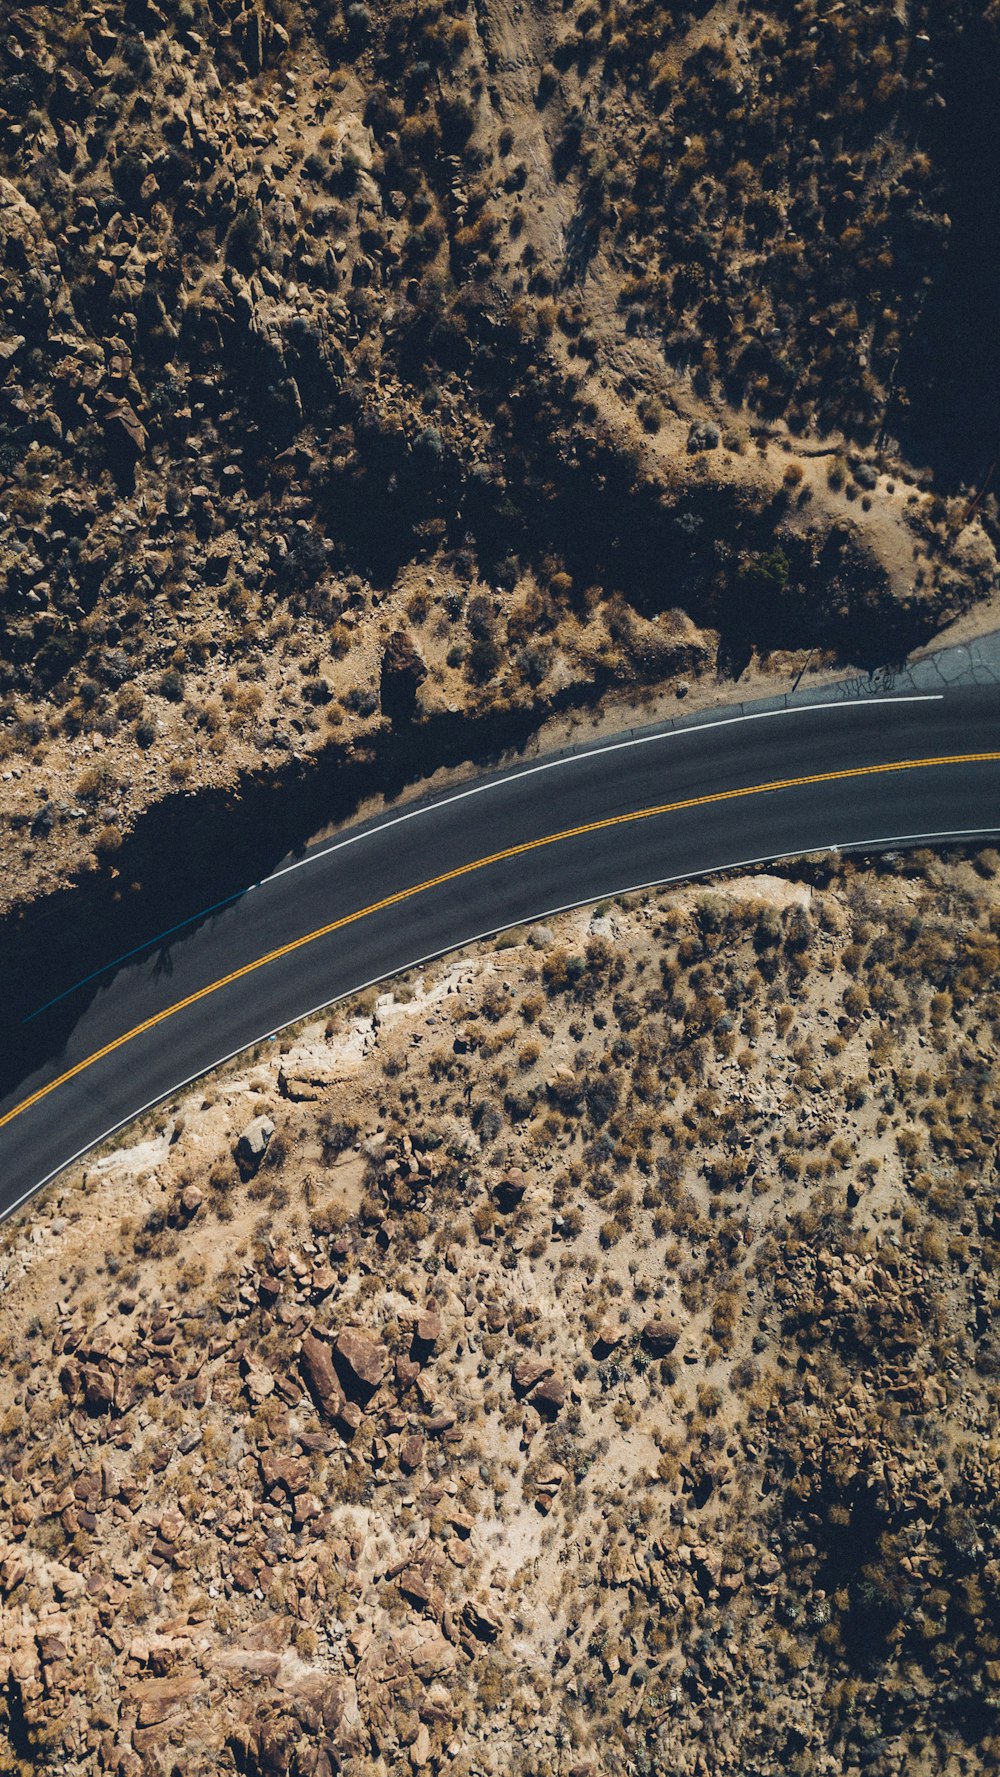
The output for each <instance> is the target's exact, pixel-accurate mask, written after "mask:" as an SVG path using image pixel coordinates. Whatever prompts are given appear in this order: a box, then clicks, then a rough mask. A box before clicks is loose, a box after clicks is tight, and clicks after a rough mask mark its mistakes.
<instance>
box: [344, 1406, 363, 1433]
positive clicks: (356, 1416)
mask: <svg viewBox="0 0 1000 1777" xmlns="http://www.w3.org/2000/svg"><path fill="white" fill-rule="evenodd" d="M363 1418H364V1414H363V1412H362V1411H361V1408H360V1407H359V1405H358V1403H357V1401H345V1402H344V1405H343V1406H342V1407H341V1409H340V1412H339V1413H338V1414H337V1424H338V1425H339V1426H340V1428H341V1430H342V1431H343V1432H344V1434H345V1436H347V1437H349V1438H353V1436H354V1434H355V1432H356V1431H357V1430H358V1429H359V1427H360V1425H361V1421H362V1419H363Z"/></svg>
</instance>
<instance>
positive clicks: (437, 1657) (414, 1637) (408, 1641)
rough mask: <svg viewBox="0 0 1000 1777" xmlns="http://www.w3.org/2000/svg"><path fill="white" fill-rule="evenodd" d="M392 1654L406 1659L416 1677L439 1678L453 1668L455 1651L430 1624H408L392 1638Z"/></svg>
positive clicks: (438, 1630)
mask: <svg viewBox="0 0 1000 1777" xmlns="http://www.w3.org/2000/svg"><path fill="white" fill-rule="evenodd" d="M393 1652H394V1653H395V1654H396V1655H397V1657H398V1658H401V1659H406V1660H408V1661H409V1663H410V1665H411V1666H412V1667H413V1670H414V1672H416V1673H417V1675H418V1677H420V1678H422V1679H424V1680H426V1679H428V1678H441V1677H443V1676H444V1674H445V1673H446V1672H452V1671H454V1668H455V1661H456V1657H457V1656H456V1654H455V1649H454V1648H453V1647H452V1645H451V1643H450V1642H449V1641H446V1640H445V1637H444V1636H443V1635H442V1633H441V1631H440V1629H438V1628H435V1627H434V1626H433V1625H432V1624H410V1625H409V1626H408V1627H407V1628H405V1629H403V1630H402V1631H401V1632H400V1634H398V1635H396V1636H394V1637H393Z"/></svg>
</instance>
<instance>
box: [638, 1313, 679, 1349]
mask: <svg viewBox="0 0 1000 1777" xmlns="http://www.w3.org/2000/svg"><path fill="white" fill-rule="evenodd" d="M680 1336H681V1329H680V1327H679V1326H678V1324H677V1322H676V1321H674V1320H647V1322H646V1324H645V1326H644V1327H643V1329H642V1342H643V1344H644V1345H645V1347H646V1350H647V1351H650V1352H652V1354H653V1356H654V1357H667V1356H668V1355H669V1353H670V1352H671V1351H673V1349H674V1346H675V1345H676V1344H677V1341H678V1339H679V1338H680Z"/></svg>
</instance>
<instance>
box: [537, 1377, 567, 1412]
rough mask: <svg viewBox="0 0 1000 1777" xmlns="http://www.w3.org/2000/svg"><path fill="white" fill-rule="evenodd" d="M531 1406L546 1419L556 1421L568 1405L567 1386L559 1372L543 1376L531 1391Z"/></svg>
mask: <svg viewBox="0 0 1000 1777" xmlns="http://www.w3.org/2000/svg"><path fill="white" fill-rule="evenodd" d="M531 1404H532V1406H533V1407H536V1408H537V1409H538V1411H539V1413H541V1414H543V1415H544V1417H545V1418H546V1419H554V1418H555V1417H556V1414H557V1413H559V1412H561V1410H562V1408H563V1407H564V1406H565V1405H566V1384H565V1382H564V1381H563V1379H562V1377H561V1376H560V1374H559V1371H558V1370H553V1371H551V1372H550V1374H549V1375H548V1376H543V1377H542V1380H541V1382H539V1383H537V1384H536V1386H535V1387H534V1388H533V1389H532V1391H531Z"/></svg>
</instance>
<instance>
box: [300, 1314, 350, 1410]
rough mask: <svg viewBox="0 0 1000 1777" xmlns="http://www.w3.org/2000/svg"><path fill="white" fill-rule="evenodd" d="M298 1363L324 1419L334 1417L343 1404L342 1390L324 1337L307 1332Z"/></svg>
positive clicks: (331, 1354)
mask: <svg viewBox="0 0 1000 1777" xmlns="http://www.w3.org/2000/svg"><path fill="white" fill-rule="evenodd" d="M299 1364H300V1366H301V1369H302V1374H303V1376H304V1377H305V1381H306V1387H307V1388H308V1390H309V1393H310V1394H311V1395H312V1397H313V1400H314V1401H315V1402H316V1405H317V1407H318V1408H319V1410H320V1412H321V1413H322V1415H323V1417H324V1419H336V1418H337V1416H338V1414H339V1413H340V1412H341V1410H342V1408H343V1405H344V1391H343V1389H342V1388H341V1386H340V1380H339V1378H338V1376H337V1372H336V1370H335V1368H334V1363H333V1353H332V1351H331V1350H330V1347H329V1345H328V1344H327V1343H326V1340H325V1339H317V1338H316V1337H315V1335H314V1334H313V1333H307V1334H306V1335H305V1337H304V1339H303V1340H302V1348H301V1350H300V1352H299Z"/></svg>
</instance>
